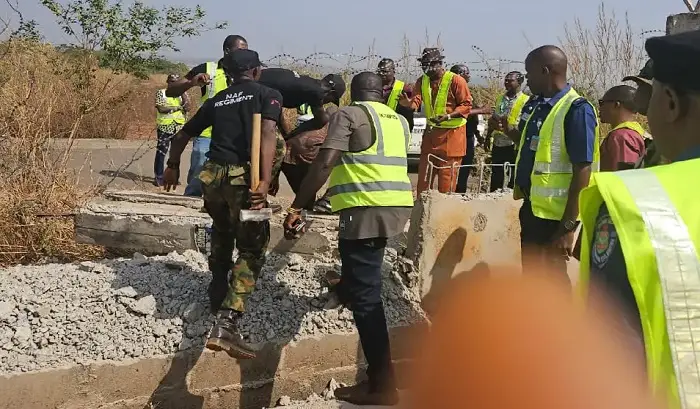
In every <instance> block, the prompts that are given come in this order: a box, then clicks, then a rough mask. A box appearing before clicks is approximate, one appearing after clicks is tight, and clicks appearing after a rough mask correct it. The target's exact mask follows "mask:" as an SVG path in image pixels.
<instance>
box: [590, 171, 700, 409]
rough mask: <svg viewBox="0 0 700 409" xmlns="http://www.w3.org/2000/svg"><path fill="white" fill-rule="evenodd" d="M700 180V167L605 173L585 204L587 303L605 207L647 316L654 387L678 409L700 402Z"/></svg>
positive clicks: (592, 186)
mask: <svg viewBox="0 0 700 409" xmlns="http://www.w3.org/2000/svg"><path fill="white" fill-rule="evenodd" d="M698 172H700V159H693V160H687V161H682V162H676V163H673V164H670V165H659V166H655V167H652V168H648V169H636V170H626V171H621V172H602V173H598V174H595V175H594V176H593V177H592V178H591V184H590V185H589V187H588V188H586V189H585V190H584V191H583V192H582V193H581V197H580V208H581V220H582V223H583V231H582V242H581V266H580V269H581V271H580V276H579V283H578V290H579V294H580V295H582V296H584V297H585V296H586V292H587V291H586V290H587V289H588V283H589V279H590V254H591V241H592V240H593V234H594V229H595V223H596V218H597V215H598V212H599V208H600V206H601V205H602V204H603V203H605V204H606V205H607V208H608V211H609V213H610V217H611V219H612V221H613V224H614V225H615V229H616V231H617V235H618V239H619V243H620V246H622V247H621V248H622V253H623V255H624V258H625V266H626V268H627V277H628V279H629V283H630V285H631V288H632V291H633V293H634V297H635V300H636V302H637V306H638V308H639V315H640V318H641V324H642V332H643V336H644V347H645V352H646V367H647V373H648V376H649V381H650V385H651V388H652V390H653V391H654V393H655V394H656V395H658V396H659V397H661V398H666V399H668V400H669V403H670V406H669V407H670V408H671V409H680V408H690V407H695V406H693V405H691V404H690V402H698V401H699V399H700V386H699V385H698V379H700V369H699V365H700V364H699V363H698V358H699V357H700V353H699V352H696V351H698V348H699V347H700V345H699V344H698V343H697V342H698V340H700V330H699V329H698V325H697V323H696V321H697V318H696V317H700V302H699V301H698V300H700V259H699V258H698V251H699V250H700V210H699V209H698V200H699V199H700V195H699V194H698V191H697V189H692V188H689V186H688V183H687V181H686V180H685V178H686V177H688V175H697V174H698ZM686 402H688V403H686Z"/></svg>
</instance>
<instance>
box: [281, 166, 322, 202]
mask: <svg viewBox="0 0 700 409" xmlns="http://www.w3.org/2000/svg"><path fill="white" fill-rule="evenodd" d="M310 168H311V165H310V164H308V163H298V164H290V163H282V173H284V177H286V178H287V182H289V187H291V188H292V191H293V192H294V194H295V195H296V194H299V190H301V184H302V183H303V182H304V178H305V177H306V175H307V174H308V173H309V169H310ZM314 203H315V200H311V201H310V202H309V203H306V204H305V205H304V209H306V210H313V208H314Z"/></svg>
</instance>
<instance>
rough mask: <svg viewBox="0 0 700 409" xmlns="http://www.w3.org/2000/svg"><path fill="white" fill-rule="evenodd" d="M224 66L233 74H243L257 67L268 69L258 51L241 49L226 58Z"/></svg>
mask: <svg viewBox="0 0 700 409" xmlns="http://www.w3.org/2000/svg"><path fill="white" fill-rule="evenodd" d="M224 66H225V67H226V68H227V69H228V70H230V71H231V72H233V73H241V72H245V71H248V70H252V69H253V68H257V67H266V65H265V64H263V63H262V61H260V56H259V55H258V53H257V52H256V51H253V50H251V49H248V48H239V49H237V50H234V51H233V52H231V53H229V54H227V55H226V56H225V57H224Z"/></svg>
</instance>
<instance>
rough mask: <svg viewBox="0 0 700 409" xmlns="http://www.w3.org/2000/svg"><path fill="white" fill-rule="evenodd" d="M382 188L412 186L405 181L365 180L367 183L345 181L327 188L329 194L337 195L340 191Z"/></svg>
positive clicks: (406, 188)
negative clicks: (342, 183) (345, 182)
mask: <svg viewBox="0 0 700 409" xmlns="http://www.w3.org/2000/svg"><path fill="white" fill-rule="evenodd" d="M384 190H404V191H411V192H412V191H413V186H411V184H410V183H406V182H385V181H380V182H367V183H347V184H344V185H336V186H332V187H331V188H330V189H328V194H329V195H330V196H333V195H338V194H342V193H354V192H381V191H384Z"/></svg>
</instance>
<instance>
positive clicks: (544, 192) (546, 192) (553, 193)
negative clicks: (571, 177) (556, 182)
mask: <svg viewBox="0 0 700 409" xmlns="http://www.w3.org/2000/svg"><path fill="white" fill-rule="evenodd" d="M532 196H539V197H545V198H547V197H568V196H569V188H568V187H566V188H563V187H562V188H559V187H546V186H532V187H531V188H530V197H532Z"/></svg>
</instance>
